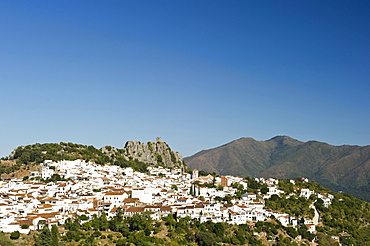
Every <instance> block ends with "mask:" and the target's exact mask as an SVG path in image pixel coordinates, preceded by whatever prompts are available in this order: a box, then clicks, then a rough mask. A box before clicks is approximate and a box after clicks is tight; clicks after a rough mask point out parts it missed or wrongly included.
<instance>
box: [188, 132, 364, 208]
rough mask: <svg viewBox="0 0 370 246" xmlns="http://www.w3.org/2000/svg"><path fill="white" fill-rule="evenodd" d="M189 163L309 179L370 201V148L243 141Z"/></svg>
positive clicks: (227, 171)
mask: <svg viewBox="0 0 370 246" xmlns="http://www.w3.org/2000/svg"><path fill="white" fill-rule="evenodd" d="M185 161H186V163H187V165H188V166H189V167H190V168H196V169H199V170H205V171H207V172H216V173H217V174H220V175H234V176H252V177H277V178H290V179H294V178H296V177H307V178H309V179H314V180H315V181H317V182H319V183H320V184H322V185H324V186H325V187H327V188H330V189H332V190H335V191H344V192H349V193H351V194H353V195H355V196H356V197H359V198H364V199H366V200H368V201H370V185H369V184H370V146H364V147H360V146H348V145H343V146H331V145H329V144H326V143H320V142H317V141H309V142H300V141H298V140H295V139H292V138H290V137H286V136H279V137H275V138H272V139H270V140H268V141H255V140H253V139H251V138H242V139H239V140H236V141H233V142H231V143H229V144H226V145H223V146H221V147H218V148H214V149H211V150H206V151H202V152H199V153H198V154H196V155H194V156H191V157H187V158H185Z"/></svg>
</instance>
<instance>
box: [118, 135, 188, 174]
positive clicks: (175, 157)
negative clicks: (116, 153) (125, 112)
mask: <svg viewBox="0 0 370 246" xmlns="http://www.w3.org/2000/svg"><path fill="white" fill-rule="evenodd" d="M124 150H125V152H124V156H125V158H126V159H127V160H135V159H136V160H138V161H141V162H144V163H146V164H150V165H159V166H160V165H162V166H165V167H179V168H181V167H183V166H184V161H183V159H182V156H181V155H180V153H178V152H174V151H172V150H171V148H170V147H169V146H168V144H167V143H165V142H162V139H161V138H157V140H156V142H147V143H140V142H139V141H128V142H126V145H125V147H124Z"/></svg>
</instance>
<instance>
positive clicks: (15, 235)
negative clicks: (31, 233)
mask: <svg viewBox="0 0 370 246" xmlns="http://www.w3.org/2000/svg"><path fill="white" fill-rule="evenodd" d="M20 236H21V234H20V233H19V231H14V232H12V233H11V234H10V239H13V240H16V239H18V238H19V237H20Z"/></svg>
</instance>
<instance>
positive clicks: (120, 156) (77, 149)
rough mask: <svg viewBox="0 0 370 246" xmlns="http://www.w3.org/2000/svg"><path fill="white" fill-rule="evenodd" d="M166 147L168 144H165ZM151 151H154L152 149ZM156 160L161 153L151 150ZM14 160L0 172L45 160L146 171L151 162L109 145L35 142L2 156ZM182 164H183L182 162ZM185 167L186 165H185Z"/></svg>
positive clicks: (7, 171)
mask: <svg viewBox="0 0 370 246" xmlns="http://www.w3.org/2000/svg"><path fill="white" fill-rule="evenodd" d="M166 146H167V147H168V145H166ZM168 149H169V151H170V152H169V154H170V156H171V160H173V161H177V160H176V157H175V154H174V153H173V151H172V150H171V149H170V148H169V147H168ZM152 151H154V150H153V149H152ZM153 154H154V155H155V156H156V158H157V160H162V159H163V157H162V155H161V154H159V153H156V152H153ZM3 159H8V160H12V161H15V162H16V165H11V166H9V167H8V166H6V165H1V166H0V173H10V172H14V171H15V170H18V169H19V168H20V166H21V165H22V164H26V165H27V164H38V163H41V162H43V161H45V160H53V161H61V160H76V159H84V160H86V161H93V162H95V163H97V164H111V165H117V166H120V167H132V168H133V169H134V170H135V171H141V172H146V168H147V166H148V165H153V163H144V162H142V161H139V160H137V159H134V158H132V157H131V156H129V155H128V156H127V155H126V149H117V148H114V147H111V146H105V147H103V148H100V149H97V148H95V147H94V146H91V145H82V144H75V143H64V142H60V143H59V144H57V143H45V144H40V143H36V144H33V145H27V146H20V147H17V148H16V149H15V150H14V151H13V152H12V153H11V154H10V156H9V157H7V158H3ZM158 163H159V164H160V165H161V166H164V167H166V165H165V163H163V162H162V161H158ZM182 165H185V164H184V163H182ZM185 168H186V166H185Z"/></svg>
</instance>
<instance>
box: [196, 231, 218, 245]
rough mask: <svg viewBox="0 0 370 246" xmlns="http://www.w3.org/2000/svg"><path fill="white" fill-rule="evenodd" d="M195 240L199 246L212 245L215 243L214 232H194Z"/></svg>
mask: <svg viewBox="0 0 370 246" xmlns="http://www.w3.org/2000/svg"><path fill="white" fill-rule="evenodd" d="M195 241H196V242H197V243H198V245H200V246H213V245H215V243H216V238H215V236H214V234H212V233H209V232H199V233H197V234H195Z"/></svg>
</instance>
